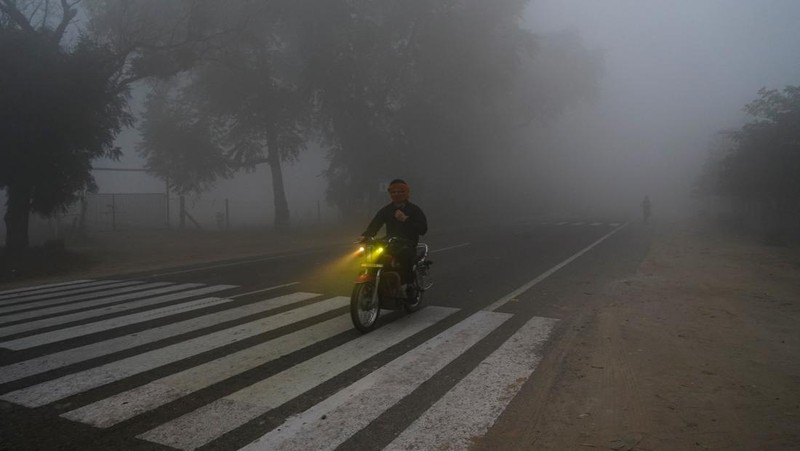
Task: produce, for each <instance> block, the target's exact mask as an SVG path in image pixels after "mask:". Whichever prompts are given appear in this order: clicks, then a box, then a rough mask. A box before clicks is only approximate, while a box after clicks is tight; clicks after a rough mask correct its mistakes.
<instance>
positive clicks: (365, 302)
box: [350, 282, 381, 333]
mask: <svg viewBox="0 0 800 451" xmlns="http://www.w3.org/2000/svg"><path fill="white" fill-rule="evenodd" d="M374 290H375V284H374V283H371V282H366V283H360V284H358V285H356V286H355V287H354V288H353V295H352V296H351V297H350V318H351V319H352V320H353V325H354V326H355V327H356V329H358V330H359V331H361V332H363V333H366V332H369V331H371V330H372V329H374V328H375V326H376V325H377V324H378V317H379V316H380V311H381V307H380V302H377V300H375V302H373V299H372V292H373V291H374Z"/></svg>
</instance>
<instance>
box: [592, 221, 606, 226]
mask: <svg viewBox="0 0 800 451" xmlns="http://www.w3.org/2000/svg"><path fill="white" fill-rule="evenodd" d="M590 225H592V226H601V225H603V223H602V222H593V223H591V224H590Z"/></svg>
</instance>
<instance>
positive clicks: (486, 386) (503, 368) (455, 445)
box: [385, 317, 558, 451]
mask: <svg viewBox="0 0 800 451" xmlns="http://www.w3.org/2000/svg"><path fill="white" fill-rule="evenodd" d="M557 322H558V320H556V319H551V318H541V317H533V318H531V319H530V320H529V321H528V322H527V323H526V324H525V325H523V326H522V327H521V328H520V329H519V330H518V331H517V332H516V333H514V335H512V336H511V338H509V339H508V340H507V341H506V342H504V343H503V344H502V345H501V346H500V347H499V348H497V349H496V350H495V351H494V352H492V354H491V355H489V357H487V358H486V359H484V360H483V362H481V363H480V364H479V365H478V366H477V367H476V368H475V369H474V370H472V371H471V372H470V373H469V374H468V375H467V376H466V377H465V378H464V379H462V380H461V381H460V382H459V383H458V384H457V385H456V386H455V387H453V388H452V389H451V390H450V391H448V392H447V393H446V394H445V395H444V396H443V397H442V398H440V399H439V401H437V402H436V403H435V404H434V405H433V406H431V408H429V409H428V410H427V411H426V412H425V413H424V414H423V415H422V416H421V417H420V418H418V419H417V420H416V421H414V423H412V424H411V426H409V427H408V428H407V429H406V430H404V431H403V432H402V433H401V434H400V435H399V436H398V437H397V438H396V439H395V440H394V441H392V443H390V444H389V446H387V447H386V448H385V450H388V451H400V450H408V449H435V450H460V449H468V448H469V447H470V445H471V444H472V439H473V438H474V437H481V436H483V435H484V434H486V432H487V431H488V430H489V428H490V427H491V426H492V425H493V424H494V422H495V421H496V420H497V417H499V416H500V414H501V413H502V412H503V410H505V408H506V407H507V406H508V403H509V402H511V400H512V399H514V397H515V396H516V395H517V393H518V392H519V390H520V389H521V388H522V384H524V383H525V381H527V380H528V378H529V377H530V375H531V374H533V371H534V370H535V369H536V366H537V365H538V364H539V361H540V360H541V348H542V345H543V344H544V343H545V342H546V341H547V339H548V337H549V336H550V332H551V331H552V330H553V327H554V326H555V324H556V323H557Z"/></svg>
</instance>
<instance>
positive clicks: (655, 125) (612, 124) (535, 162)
mask: <svg viewBox="0 0 800 451" xmlns="http://www.w3.org/2000/svg"><path fill="white" fill-rule="evenodd" d="M798 23H800V1H796V0H771V1H770V0H758V1H756V0H702V1H699V0H669V1H667V0H664V1H661V0H533V1H532V2H531V4H530V5H529V8H528V11H527V14H526V16H525V26H526V27H528V28H530V29H531V30H532V31H533V32H534V33H537V34H539V33H548V32H557V31H562V30H571V31H575V32H577V33H578V34H579V35H580V36H581V38H582V39H583V42H584V45H585V46H586V47H588V48H590V49H599V50H600V51H601V52H602V53H603V55H604V74H603V79H602V80H601V84H600V86H601V92H600V94H599V96H598V98H597V100H596V102H594V103H592V104H591V105H585V106H583V107H581V108H578V109H574V110H571V111H568V112H566V113H565V114H564V115H563V117H561V118H560V119H559V120H556V121H552V122H549V123H548V125H547V130H546V131H544V132H542V137H541V138H540V142H537V143H536V144H534V145H535V146H537V147H538V148H537V149H536V152H532V153H531V160H530V161H525V162H523V164H520V165H518V167H520V168H522V169H521V170H522V171H529V172H530V174H531V175H530V178H534V177H535V178H539V179H544V185H545V186H546V187H547V188H546V189H548V190H550V192H549V193H548V194H549V195H550V196H551V197H553V198H554V199H556V202H555V203H556V204H558V203H560V204H561V205H562V206H563V207H564V209H563V211H555V212H553V213H554V214H559V213H563V214H565V215H566V214H569V215H582V214H583V215H619V216H624V215H626V214H629V215H635V214H637V208H638V202H639V200H640V199H641V197H642V196H644V194H649V195H650V196H651V197H652V198H653V202H654V206H655V212H656V213H657V214H658V213H663V212H665V211H668V210H676V209H679V208H685V207H686V206H687V202H686V198H687V197H688V195H689V192H690V191H691V184H692V183H693V181H694V178H695V177H696V176H697V174H698V172H699V170H700V168H701V166H702V163H703V161H704V159H705V155H706V150H707V146H708V142H709V141H710V139H711V137H712V135H713V134H714V133H715V132H716V131H718V130H720V129H724V128H731V127H737V126H739V125H741V124H742V121H743V120H744V119H745V118H744V115H743V113H742V107H743V106H744V105H745V104H746V103H747V102H749V101H751V100H753V99H755V97H756V94H757V91H758V89H759V88H761V87H763V86H766V87H768V88H781V87H783V86H784V85H787V84H800V58H798V49H800V27H798V26H797V24H798ZM138 139H139V138H138V133H136V132H132V133H131V132H127V133H125V134H124V136H122V139H121V141H122V143H123V144H122V146H123V149H124V151H125V157H124V158H123V160H122V161H121V162H119V163H102V164H98V165H106V166H108V165H118V166H128V167H130V166H138V167H141V166H142V164H143V162H142V161H141V159H140V158H138V157H137V156H136V154H135V152H134V151H133V146H134V145H135V142H136V141H137V140H138ZM542 152H543V153H544V157H542V156H541V153H542ZM285 168H286V171H287V176H286V182H287V196H288V197H289V203H290V208H291V209H292V211H293V216H294V214H295V212H305V213H302V215H304V216H313V215H314V212H315V211H316V204H317V202H319V201H320V200H321V199H323V198H324V179H322V178H321V177H319V174H320V172H321V171H322V169H323V168H324V161H321V153H319V152H312V153H311V154H306V155H302V156H301V159H300V162H299V163H297V164H295V165H288V164H287V165H286V166H285ZM525 175H526V174H521V177H520V178H521V179H524V176H525ZM96 176H97V177H98V182H99V184H100V188H101V189H100V190H101V192H114V191H116V192H120V191H124V190H125V189H126V188H125V186H122V185H125V184H124V183H123V184H119V183H114V182H113V180H112V178H115V177H118V176H120V175H119V174H96ZM128 178H137V177H136V176H130V175H129V176H128ZM138 179H140V180H144V179H143V178H142V177H138ZM502 182H503V181H502V180H498V183H502ZM537 182H538V183H537ZM140 185H141V184H140ZM531 185H532V186H534V185H535V186H539V187H541V186H542V181H541V180H538V181H531ZM220 187H221V189H220V190H217V192H210V193H205V194H202V195H201V196H200V197H201V198H203V199H206V200H208V202H215V203H219V202H220V201H221V199H224V198H229V197H232V196H233V197H236V198H238V199H239V200H240V201H241V202H243V203H246V204H247V205H248V206H252V207H255V206H256V205H259V204H260V205H264V206H266V207H267V208H265V210H267V211H268V212H270V213H271V208H270V206H271V205H272V200H271V199H272V198H271V188H270V182H269V172H268V169H267V168H266V167H264V168H260V169H259V170H258V171H257V173H255V174H240V175H237V177H236V179H235V180H234V181H225V182H222V183H220ZM162 189H163V188H162V186H161V185H157V186H156V187H155V188H153V189H150V191H154V190H155V191H160V190H162ZM134 190H135V191H140V190H144V191H147V190H148V189H147V188H143V187H141V186H137V187H136V188H135V189H134ZM323 203H324V202H323ZM215 208H216V207H215ZM248 210H252V211H259V212H262V213H264V214H266V213H267V212H264V210H259V209H258V208H249V207H248ZM620 219H625V218H624V217H623V218H620ZM262 220H266V218H262V217H260V216H259V218H258V221H262Z"/></svg>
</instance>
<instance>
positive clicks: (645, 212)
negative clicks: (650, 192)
mask: <svg viewBox="0 0 800 451" xmlns="http://www.w3.org/2000/svg"><path fill="white" fill-rule="evenodd" d="M642 217H643V218H644V223H645V224H648V223H649V222H650V196H644V200H643V201H642Z"/></svg>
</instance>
